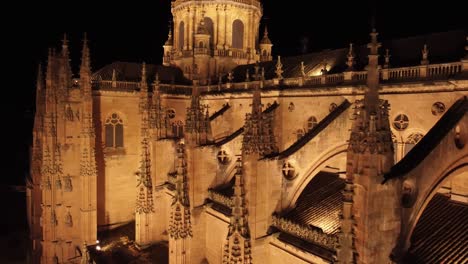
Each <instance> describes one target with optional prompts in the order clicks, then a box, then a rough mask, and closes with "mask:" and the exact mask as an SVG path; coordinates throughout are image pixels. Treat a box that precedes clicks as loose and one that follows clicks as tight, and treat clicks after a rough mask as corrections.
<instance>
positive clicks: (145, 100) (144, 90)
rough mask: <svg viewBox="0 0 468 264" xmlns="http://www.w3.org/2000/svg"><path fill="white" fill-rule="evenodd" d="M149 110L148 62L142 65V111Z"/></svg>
mask: <svg viewBox="0 0 468 264" xmlns="http://www.w3.org/2000/svg"><path fill="white" fill-rule="evenodd" d="M148 110H149V97H148V82H147V79H146V63H145V62H143V64H142V65H141V81H140V113H143V111H148Z"/></svg>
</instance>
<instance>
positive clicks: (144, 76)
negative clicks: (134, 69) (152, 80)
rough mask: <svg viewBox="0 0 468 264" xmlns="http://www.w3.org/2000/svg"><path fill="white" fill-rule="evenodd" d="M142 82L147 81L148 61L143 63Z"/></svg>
mask: <svg viewBox="0 0 468 264" xmlns="http://www.w3.org/2000/svg"><path fill="white" fill-rule="evenodd" d="M141 82H146V63H145V62H143V64H142V65H141Z"/></svg>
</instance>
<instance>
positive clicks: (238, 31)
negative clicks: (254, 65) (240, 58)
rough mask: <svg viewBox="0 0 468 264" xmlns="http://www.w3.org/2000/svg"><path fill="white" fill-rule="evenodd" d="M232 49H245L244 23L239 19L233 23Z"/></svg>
mask: <svg viewBox="0 0 468 264" xmlns="http://www.w3.org/2000/svg"><path fill="white" fill-rule="evenodd" d="M232 47H233V48H235V49H243V48H244V23H242V21H240V20H239V19H236V20H234V23H232Z"/></svg>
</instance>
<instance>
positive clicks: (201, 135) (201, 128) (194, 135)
mask: <svg viewBox="0 0 468 264" xmlns="http://www.w3.org/2000/svg"><path fill="white" fill-rule="evenodd" d="M207 107H208V106H206V105H202V104H201V102H200V94H199V89H198V88H196V87H194V88H193V89H192V100H191V103H190V107H189V108H187V115H186V116H187V119H186V129H185V131H186V133H187V139H188V140H190V143H196V144H198V145H205V144H207V143H209V142H210V141H211V135H210V133H209V131H210V130H211V129H210V122H209V118H208V119H206V118H205V111H204V110H205V109H206V108H207Z"/></svg>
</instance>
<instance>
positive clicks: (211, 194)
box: [208, 189, 234, 208]
mask: <svg viewBox="0 0 468 264" xmlns="http://www.w3.org/2000/svg"><path fill="white" fill-rule="evenodd" d="M208 199H210V200H212V201H213V202H215V203H218V204H222V205H224V206H226V207H229V208H231V207H232V206H233V205H234V201H233V200H232V198H231V197H227V196H225V195H224V194H221V193H218V192H216V191H215V190H213V189H209V190H208Z"/></svg>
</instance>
